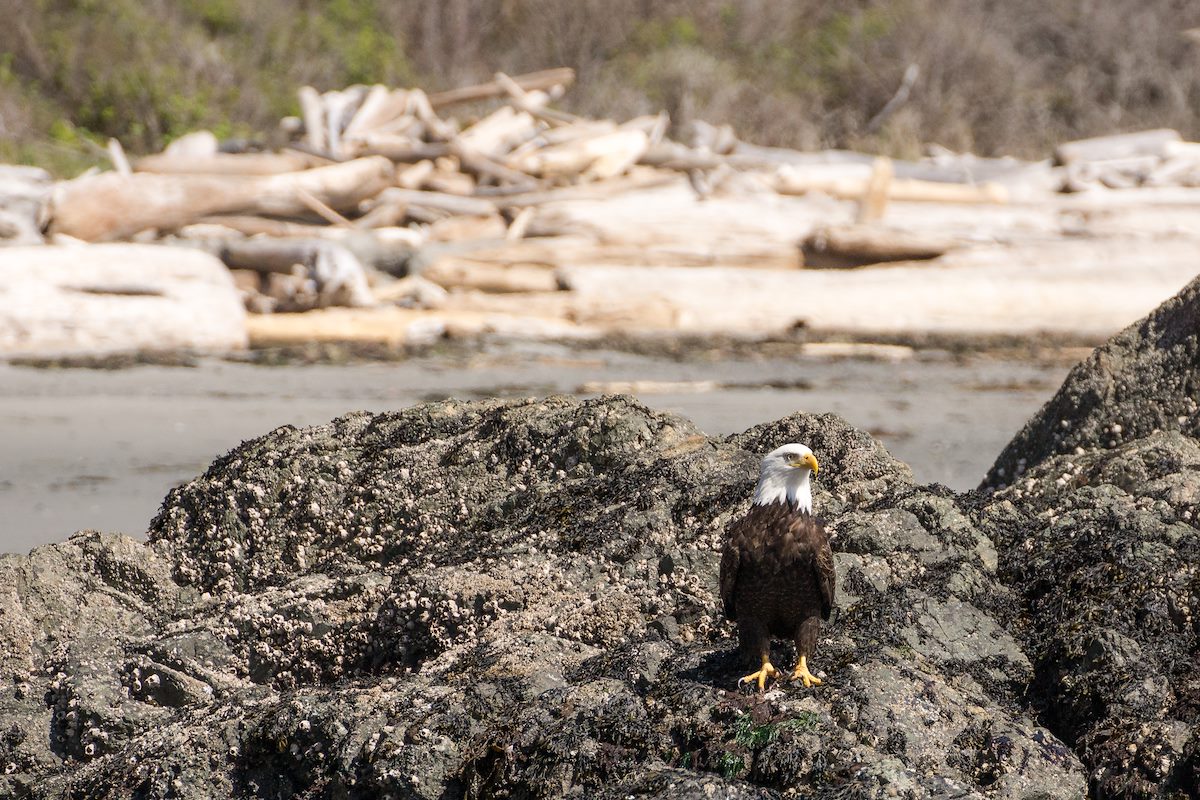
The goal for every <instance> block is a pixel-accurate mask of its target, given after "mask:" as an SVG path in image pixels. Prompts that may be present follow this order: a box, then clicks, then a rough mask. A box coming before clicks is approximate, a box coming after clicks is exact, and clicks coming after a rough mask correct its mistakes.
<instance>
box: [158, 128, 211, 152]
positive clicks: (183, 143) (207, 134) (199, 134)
mask: <svg viewBox="0 0 1200 800" xmlns="http://www.w3.org/2000/svg"><path fill="white" fill-rule="evenodd" d="M220 146H221V143H220V142H219V141H217V137H216V135H215V134H214V133H213V132H212V131H192V132H191V133H185V134H184V135H183V136H180V137H179V138H178V139H176V140H175V141H173V142H171V143H170V144H169V145H167V147H166V149H164V150H163V152H162V154H163V155H166V156H172V157H174V158H201V157H206V156H211V155H215V154H216V153H217V152H218V151H219V150H220Z"/></svg>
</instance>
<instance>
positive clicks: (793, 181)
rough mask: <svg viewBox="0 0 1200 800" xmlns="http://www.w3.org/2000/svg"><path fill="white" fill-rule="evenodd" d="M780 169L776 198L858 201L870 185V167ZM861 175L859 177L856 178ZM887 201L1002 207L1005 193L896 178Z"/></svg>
mask: <svg viewBox="0 0 1200 800" xmlns="http://www.w3.org/2000/svg"><path fill="white" fill-rule="evenodd" d="M826 166H828V167H829V169H817V168H816V167H815V166H805V167H794V166H791V165H785V166H783V167H780V168H779V170H778V171H777V172H776V174H775V177H774V186H775V190H776V191H777V192H779V193H780V194H789V195H790V194H794V195H804V194H809V193H821V194H827V195H829V196H831V197H836V198H838V199H840V200H858V199H860V198H861V197H862V196H863V195H864V194H865V193H866V191H867V186H868V185H869V183H870V169H871V168H870V167H869V166H868V165H865V164H846V165H826ZM859 175H861V177H858V176H859ZM887 196H888V199H889V200H900V201H910V202H928V203H1006V202H1008V190H1007V189H1006V188H1005V187H1003V186H999V185H996V184H992V183H984V184H980V185H978V186H970V185H967V184H962V183H939V182H935V181H922V180H916V179H913V178H896V179H894V180H892V182H891V183H890V184H889V186H888V193H887Z"/></svg>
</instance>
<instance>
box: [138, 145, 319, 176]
mask: <svg viewBox="0 0 1200 800" xmlns="http://www.w3.org/2000/svg"><path fill="white" fill-rule="evenodd" d="M319 163H320V162H319V161H318V159H316V158H314V157H313V156H310V155H306V154H304V153H297V152H294V151H293V152H286V153H241V154H237V155H234V154H232V153H213V154H212V155H205V156H187V155H174V154H170V153H166V152H163V153H159V154H157V155H152V156H144V157H142V158H139V159H138V160H137V163H136V164H134V166H133V168H134V171H135V172H155V173H158V174H160V175H279V174H280V173H284V172H297V171H299V170H303V169H308V168H310V167H315V166H317V165H318V164H319Z"/></svg>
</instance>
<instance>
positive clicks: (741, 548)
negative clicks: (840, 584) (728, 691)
mask: <svg viewBox="0 0 1200 800" xmlns="http://www.w3.org/2000/svg"><path fill="white" fill-rule="evenodd" d="M818 472H819V468H818V466H817V458H816V456H814V455H813V452H812V450H810V449H808V448H807V447H805V446H804V445H802V444H785V445H784V446H782V447H779V448H777V449H775V450H772V451H771V452H770V453H768V454H767V456H766V457H765V458H764V459H763V460H762V467H761V469H760V472H759V478H758V486H757V487H755V490H754V502H753V505H751V506H750V510H749V511H748V512H746V515H745V516H744V517H742V518H741V519H739V520H737V521H736V522H734V523H733V524H732V525H730V526H729V536H728V539H727V541H726V543H725V549H724V551H723V553H722V554H721V602H722V604H723V605H724V607H725V617H726V619H730V620H733V621H735V622H737V627H738V643H739V645H740V649H741V651H742V655H743V656H744V657H745V658H746V659H747V660H748V661H754V660H761V667H760V669H759V670H758V671H757V672H754V673H752V674H750V675H747V676H746V677H744V678H742V679H741V680H740V681H738V683H739V684H741V683H744V682H748V681H756V682H757V683H758V688H759V691H762V690H763V688H764V687H765V686H766V682H767V679H768V678H778V677H781V673H780V672H779V670H777V669H776V668H775V667H774V666H773V665H772V664H771V637H772V636H777V637H780V638H789V639H792V640H793V641H794V642H795V643H796V656H797V659H798V660H797V663H796V668H795V670H794V671H793V672H792V680H800V681H803V682H804V685H805V686H814V685H819V684H820V683H821V680H820V679H819V678H817V677H816V676H815V675H813V674H812V673H811V672H809V671H808V656H809V655H810V654H811V653H812V651H813V647H814V646H815V645H816V643H817V634H818V633H819V632H820V630H821V620H822V619H825V620H828V619H829V614H830V612H831V611H832V610H833V592H834V586H835V581H836V577H835V575H834V569H833V551H832V550H830V548H829V538H828V537H827V536H826V535H825V526H824V524H822V522H821V521H820V520H819V519H817V518H816V517H814V516H813V513H812V487H811V486H810V485H809V481H810V479H811V478H812V477H813V476H815V475H816V474H817V473H818Z"/></svg>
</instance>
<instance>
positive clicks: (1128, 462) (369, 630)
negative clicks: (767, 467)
mask: <svg viewBox="0 0 1200 800" xmlns="http://www.w3.org/2000/svg"><path fill="white" fill-rule="evenodd" d="M1194 289H1195V287H1193V289H1190V290H1189V292H1192V291H1194ZM1190 296H1191V295H1189V294H1187V293H1185V295H1183V297H1184V299H1185V300H1186V299H1187V298H1188V297H1190ZM1192 302H1193V301H1190V300H1188V301H1187V302H1182V301H1179V300H1177V301H1175V302H1174V305H1172V306H1170V307H1169V308H1167V310H1166V311H1162V310H1160V312H1157V314H1156V317H1155V318H1154V319H1153V321H1152V322H1147V323H1143V326H1142V328H1141V329H1140V330H1143V331H1151V332H1156V334H1155V335H1157V336H1158V341H1160V342H1165V341H1167V340H1171V342H1172V343H1171V344H1170V346H1169V347H1168V349H1167V351H1166V352H1168V354H1169V355H1170V358H1172V359H1176V361H1172V362H1170V363H1171V365H1172V369H1174V370H1175V372H1174V373H1173V374H1175V375H1176V376H1178V374H1180V371H1181V370H1184V371H1185V370H1186V369H1187V368H1188V367H1187V364H1185V363H1184V361H1181V360H1179V359H1182V358H1183V355H1182V354H1186V353H1191V354H1193V356H1192V357H1193V358H1194V357H1195V354H1196V353H1197V352H1198V349H1197V347H1196V345H1195V340H1194V337H1195V335H1196V333H1195V330H1193V332H1192V333H1191V334H1187V333H1185V332H1182V329H1181V328H1178V327H1177V326H1176V316H1179V315H1186V314H1191V313H1193V311H1191V309H1192V308H1193V305H1194V304H1193V305H1189V303H1192ZM1164 331H1174V333H1171V334H1170V336H1168V335H1167V334H1165V333H1163V332H1164ZM1122 336H1126V334H1122ZM1172 337H1173V338H1172ZM1126 340H1127V341H1128V342H1129V343H1130V348H1131V349H1126V350H1122V351H1121V355H1120V356H1119V357H1118V356H1112V357H1111V358H1109V359H1108V360H1105V359H1103V358H1099V359H1098V358H1093V360H1092V361H1090V362H1088V363H1089V364H1091V365H1092V368H1093V369H1095V370H1101V369H1106V370H1108V372H1106V373H1105V375H1104V377H1098V376H1096V375H1092V374H1090V373H1088V371H1087V368H1081V369H1079V370H1076V372H1075V373H1073V375H1072V377H1071V381H1069V383H1068V385H1093V384H1096V385H1098V384H1099V383H1103V382H1105V381H1107V382H1109V383H1110V384H1112V385H1117V386H1125V387H1130V386H1133V384H1134V383H1135V382H1136V380H1137V378H1136V377H1131V376H1136V375H1150V374H1151V372H1147V371H1146V370H1148V369H1149V368H1148V367H1146V366H1145V365H1144V363H1143V362H1144V361H1146V360H1148V359H1149V360H1154V359H1160V360H1161V358H1162V357H1163V356H1162V352H1164V351H1162V350H1161V349H1155V348H1149V349H1146V348H1143V349H1142V350H1138V351H1137V352H1134V351H1135V350H1137V348H1139V347H1141V344H1140V340H1139V339H1138V338H1137V337H1136V336H1134V337H1132V338H1127V339H1121V338H1120V337H1119V338H1118V339H1117V340H1114V343H1113V344H1110V345H1109V346H1108V349H1109V351H1110V352H1116V349H1115V348H1116V342H1120V341H1126ZM1139 353H1140V354H1139ZM1118 360H1120V363H1121V364H1122V365H1123V366H1122V367H1121V368H1120V369H1117V370H1115V371H1114V369H1113V367H1112V365H1113V364H1114V363H1117V361H1118ZM1194 367H1195V364H1194V363H1193V364H1192V365H1191V367H1190V368H1193V369H1194ZM1139 370H1141V372H1139ZM1072 382H1073V383H1072ZM1187 385H1188V384H1186V383H1180V382H1178V381H1175V380H1174V379H1170V380H1168V379H1164V380H1162V381H1161V382H1160V386H1159V389H1158V390H1157V394H1156V392H1155V391H1154V390H1152V389H1151V388H1149V387H1143V389H1142V390H1139V391H1140V393H1139V394H1138V395H1137V397H1136V399H1135V400H1134V399H1130V400H1129V403H1131V404H1132V405H1131V406H1129V407H1130V408H1131V409H1132V408H1133V407H1135V406H1136V407H1137V413H1138V414H1140V415H1141V416H1140V417H1139V418H1144V419H1147V420H1148V419H1151V418H1162V419H1166V418H1167V416H1169V414H1170V413H1173V412H1174V411H1176V410H1178V409H1180V408H1182V407H1183V406H1184V405H1186V401H1185V400H1183V399H1181V398H1180V396H1179V393H1180V392H1182V391H1185V390H1186V386H1187ZM1080 396H1082V395H1080ZM1121 396H1122V397H1125V395H1121ZM1060 400H1061V395H1060V398H1056V400H1054V401H1052V403H1051V406H1053V404H1054V403H1057V402H1060ZM1123 402H1124V401H1120V400H1119V399H1118V401H1114V402H1113V404H1112V406H1113V409H1117V411H1118V412H1120V413H1124V412H1121V411H1120V409H1123V408H1125V406H1124V405H1122V403H1123ZM1073 408H1075V409H1076V410H1077V411H1078V412H1079V414H1080V420H1081V421H1080V424H1079V428H1078V431H1082V432H1080V433H1073V434H1072V436H1073V438H1072V439H1071V441H1070V442H1069V443H1068V444H1062V443H1061V442H1055V443H1054V444H1053V446H1050V445H1047V444H1046V440H1045V439H1044V438H1043V439H1039V438H1038V437H1037V436H1036V435H1034V434H1031V433H1030V432H1029V431H1030V430H1032V428H1031V429H1027V431H1026V432H1025V433H1023V434H1022V437H1019V438H1018V440H1017V441H1016V442H1015V443H1014V445H1013V446H1012V447H1010V451H1006V456H1005V457H1011V459H1012V461H1013V463H1016V462H1017V461H1019V460H1020V459H1021V458H1024V459H1025V463H1026V466H1027V468H1026V470H1025V472H1024V474H1022V476H1021V477H1020V479H1019V480H1018V481H1016V483H1014V484H1013V485H1011V486H1008V487H1006V488H1004V489H1002V490H1000V491H994V492H977V493H974V494H969V495H955V494H953V493H952V492H950V491H949V490H946V489H944V488H942V487H939V486H936V485H931V486H919V485H916V484H914V483H913V480H912V476H911V474H910V472H909V470H908V468H907V467H905V466H904V465H903V464H901V463H899V462H897V461H895V460H894V459H892V458H891V457H890V456H889V455H888V454H887V452H886V451H885V450H884V449H883V448H882V447H881V446H880V445H879V444H878V443H876V442H875V441H874V440H872V439H871V438H870V437H869V436H868V435H866V434H864V433H861V432H859V431H856V430H854V429H852V428H850V427H849V426H848V425H846V424H845V423H844V422H843V421H842V420H840V419H838V418H837V417H834V416H831V415H815V416H814V415H795V416H792V417H788V418H785V419H782V420H779V421H776V422H773V423H769V424H766V425H762V426H758V427H756V428H753V429H751V430H750V431H747V432H745V433H743V434H740V435H737V436H732V437H725V438H713V437H707V436H704V435H703V434H701V433H700V432H699V431H697V430H696V429H695V428H694V427H693V426H692V425H691V424H690V423H689V422H687V421H686V420H684V419H682V418H679V417H675V416H672V415H668V414H663V413H656V412H652V411H650V410H649V409H647V408H645V407H643V406H641V405H639V404H638V403H636V402H634V401H632V400H630V399H627V398H622V397H609V398H602V399H598V400H589V401H578V400H572V399H567V398H550V399H547V400H541V401H535V400H530V401H485V402H475V403H459V402H444V403H438V404H431V405H426V406H421V407H417V408H413V409H410V410H407V411H403V412H399V413H391V414H379V415H372V414H366V413H361V414H353V415H348V416H345V417H342V418H340V419H337V420H334V421H333V422H331V423H329V424H328V425H324V426H319V427H315V428H310V429H305V430H297V429H294V428H290V427H287V428H280V429H278V430H276V431H273V432H271V433H269V434H267V435H265V436H263V437H261V438H259V439H256V440H253V441H250V442H246V443H245V444H243V445H242V446H241V447H239V448H237V449H236V450H234V451H232V452H231V453H229V454H228V455H227V456H225V457H223V458H221V459H219V460H218V461H216V462H215V463H214V464H213V465H212V466H211V467H210V469H209V470H208V471H207V472H206V473H205V474H204V475H203V476H200V477H199V478H197V479H195V480H194V481H192V482H190V483H188V484H186V485H184V486H182V487H180V488H178V489H176V490H173V491H172V492H171V493H170V494H169V495H168V497H167V498H166V500H165V501H164V503H163V507H162V510H161V512H160V514H159V516H158V518H157V519H156V520H155V522H154V524H153V529H152V532H151V533H152V535H151V540H150V542H149V543H147V544H142V543H137V542H134V541H132V540H130V539H127V538H124V537H119V536H111V535H105V534H100V533H95V532H84V533H80V534H77V535H76V536H74V537H72V538H71V539H70V540H69V541H68V542H66V543H63V544H58V545H52V546H48V547H43V548H39V549H38V550H35V551H34V552H33V553H31V554H30V555H28V556H7V557H4V558H2V559H0V668H2V669H3V670H4V674H3V676H2V677H3V678H4V680H5V687H6V689H5V692H4V693H3V694H2V695H0V796H14V797H31V798H50V797H54V798H59V797H64V796H69V797H72V798H78V799H79V800H84V799H86V798H101V797H114V796H116V797H138V798H167V797H179V798H205V797H238V798H242V797H247V798H249V797H255V798H276V797H278V798H283V797H313V798H316V797H331V798H333V797H337V798H368V797H384V796H391V797H417V798H456V797H471V798H492V797H522V798H536V797H547V798H549V797H578V798H585V797H587V798H590V797H601V798H626V797H648V796H654V797H685V798H691V797H696V798H701V797H735V798H770V797H785V796H787V797H792V796H795V797H808V798H884V797H909V798H924V797H936V798H1014V799H1015V798H1028V799H1029V800H1033V798H1038V799H1039V800H1042V799H1044V798H1079V797H1083V796H1085V795H1087V794H1090V795H1091V796H1092V797H1095V798H1107V797H1136V798H1152V797H1153V798H1171V799H1172V800H1174V798H1180V799H1183V798H1196V797H1197V796H1200V795H1198V794H1197V791H1198V790H1197V788H1196V787H1197V786H1198V785H1200V780H1198V779H1200V733H1198V731H1197V724H1196V721H1195V720H1196V719H1197V716H1198V714H1197V712H1198V711H1200V667H1198V663H1200V656H1198V653H1200V650H1198V648H1197V637H1198V635H1200V623H1198V622H1197V616H1196V614H1197V610H1196V609H1197V604H1198V602H1200V599H1198V598H1200V576H1198V574H1197V565H1198V564H1200V534H1198V532H1197V528H1196V523H1195V515H1196V513H1197V512H1198V511H1200V509H1198V508H1197V505H1198V504H1200V443H1198V442H1197V441H1196V438H1195V436H1194V431H1192V430H1190V429H1187V428H1186V426H1185V425H1183V423H1179V424H1178V425H1176V426H1174V427H1171V426H1167V425H1162V426H1158V427H1157V429H1155V428H1153V427H1151V428H1148V429H1146V430H1144V431H1143V430H1141V429H1137V435H1130V436H1128V437H1123V438H1122V439H1121V440H1120V441H1119V442H1114V443H1112V444H1110V443H1109V442H1110V440H1109V439H1105V438H1104V433H1102V431H1104V430H1105V427H1106V426H1107V428H1108V433H1109V434H1111V427H1112V422H1111V421H1108V420H1106V419H1105V418H1104V414H1105V413H1106V407H1105V406H1104V405H1103V404H1102V403H1101V404H1093V405H1090V406H1089V405H1087V404H1086V403H1083V402H1082V401H1080V403H1078V404H1077V406H1073ZM1048 409H1050V410H1049V411H1044V412H1043V416H1045V415H1048V414H1053V413H1057V411H1055V410H1054V408H1051V407H1050V406H1048ZM1114 413H1116V412H1114ZM1130 413H1133V412H1132V411H1130ZM1118 424H1121V425H1122V426H1124V424H1125V423H1123V422H1122V423H1118ZM1122 429H1123V430H1124V427H1123V428H1122ZM1073 430H1074V429H1073ZM1087 431H1091V434H1090V438H1089V435H1088V434H1086V432H1087ZM787 441H803V442H807V443H808V444H810V445H811V446H812V447H813V449H814V450H815V451H816V452H817V453H818V454H819V455H820V458H821V461H822V467H823V468H822V472H821V476H820V480H819V481H818V484H817V491H816V497H815V500H816V504H817V506H818V508H819V509H820V510H821V512H822V514H823V515H824V516H825V517H826V518H827V520H828V523H829V526H830V529H831V530H832V532H833V534H834V539H833V544H834V551H835V557H836V561H837V568H838V573H839V587H838V597H837V605H838V611H837V614H836V616H835V618H834V619H833V621H832V623H831V624H830V625H829V626H827V627H826V629H825V631H824V633H823V636H822V640H821V642H820V645H819V650H818V652H817V653H816V654H815V656H814V657H813V659H812V664H811V666H812V667H813V668H815V669H816V670H817V671H818V673H819V674H822V675H823V677H824V678H825V681H826V682H825V684H824V685H823V686H821V687H817V688H814V689H803V688H800V687H796V686H792V685H783V686H778V687H773V688H772V689H771V690H770V691H768V692H767V693H766V694H763V695H759V694H757V693H754V692H751V691H748V690H740V691H739V690H738V689H737V688H736V680H737V677H738V676H739V675H741V674H744V671H745V667H744V665H742V664H740V663H738V660H737V657H736V648H735V640H734V637H733V631H732V628H731V626H730V625H729V624H728V623H726V622H725V621H724V620H722V619H721V618H720V616H719V613H718V603H717V602H716V598H715V596H714V591H715V587H716V571H717V562H718V553H719V550H720V546H721V542H722V537H723V532H724V529H725V526H726V525H727V523H728V522H729V521H730V520H731V519H732V518H734V517H735V516H736V515H738V514H741V513H742V512H743V511H744V510H745V508H746V505H747V503H748V498H749V494H750V490H751V487H752V485H753V482H754V479H755V476H756V468H757V461H758V457H759V455H760V454H761V453H763V452H765V451H767V450H769V449H771V448H772V447H774V446H776V445H777V444H779V443H781V442H787ZM1023 448H1024V449H1023ZM1055 448H1058V449H1055ZM1061 448H1069V451H1068V450H1061ZM1060 450H1061V452H1060ZM778 648H779V649H778V652H777V653H776V659H777V663H780V664H787V665H790V663H791V661H792V658H793V654H792V653H791V652H790V648H789V647H787V646H785V645H782V644H781V645H779V646H778Z"/></svg>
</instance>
